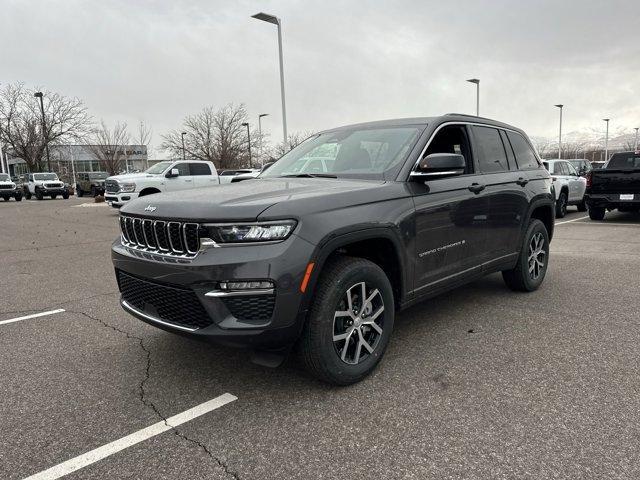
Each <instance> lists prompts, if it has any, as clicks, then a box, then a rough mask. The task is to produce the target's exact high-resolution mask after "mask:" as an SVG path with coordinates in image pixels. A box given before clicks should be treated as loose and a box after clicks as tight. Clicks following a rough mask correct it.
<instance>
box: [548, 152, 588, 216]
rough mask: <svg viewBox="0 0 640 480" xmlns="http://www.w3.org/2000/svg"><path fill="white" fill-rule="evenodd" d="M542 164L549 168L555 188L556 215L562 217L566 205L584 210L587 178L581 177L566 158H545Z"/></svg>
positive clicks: (564, 213)
mask: <svg viewBox="0 0 640 480" xmlns="http://www.w3.org/2000/svg"><path fill="white" fill-rule="evenodd" d="M543 164H544V166H545V168H546V169H547V170H549V173H550V174H551V179H552V181H553V186H554V187H555V190H556V217H557V218H562V217H564V216H565V215H566V214H567V206H568V205H576V206H577V207H578V211H579V212H586V211H587V204H586V203H585V201H584V192H585V190H586V188H587V179H586V178H584V177H581V176H580V175H579V174H578V171H577V170H576V169H575V167H574V166H573V165H571V163H570V162H568V161H566V160H546V161H544V162H543Z"/></svg>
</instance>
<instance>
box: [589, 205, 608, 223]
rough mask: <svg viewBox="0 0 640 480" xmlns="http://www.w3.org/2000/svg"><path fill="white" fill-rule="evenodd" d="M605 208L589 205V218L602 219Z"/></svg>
mask: <svg viewBox="0 0 640 480" xmlns="http://www.w3.org/2000/svg"><path fill="white" fill-rule="evenodd" d="M605 213H606V210H605V209H604V208H602V207H597V208H596V207H591V208H590V209H589V218H590V219H591V220H604V214H605Z"/></svg>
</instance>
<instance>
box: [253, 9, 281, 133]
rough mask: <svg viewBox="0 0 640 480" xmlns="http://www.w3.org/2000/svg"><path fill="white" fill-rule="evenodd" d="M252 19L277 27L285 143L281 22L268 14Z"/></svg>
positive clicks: (257, 15) (260, 14)
mask: <svg viewBox="0 0 640 480" xmlns="http://www.w3.org/2000/svg"><path fill="white" fill-rule="evenodd" d="M251 17H252V18H255V19H257V20H262V21H263V22H267V23H272V24H273V25H276V26H277V27H278V56H279V59H280V98H281V100H282V138H283V141H284V143H285V144H286V143H287V108H286V106H285V101H284V62H283V60H282V22H281V20H280V19H279V18H278V17H276V16H275V15H270V14H268V13H263V12H260V13H256V14H255V15H251Z"/></svg>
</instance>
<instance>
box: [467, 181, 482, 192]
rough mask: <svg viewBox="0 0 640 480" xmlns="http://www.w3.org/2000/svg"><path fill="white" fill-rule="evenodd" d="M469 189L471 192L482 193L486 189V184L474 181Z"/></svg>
mask: <svg viewBox="0 0 640 480" xmlns="http://www.w3.org/2000/svg"><path fill="white" fill-rule="evenodd" d="M467 188H468V189H469V191H470V192H473V193H480V192H481V191H482V190H484V189H485V188H486V187H485V186H484V185H481V184H479V183H472V184H471V185H469V186H468V187H467Z"/></svg>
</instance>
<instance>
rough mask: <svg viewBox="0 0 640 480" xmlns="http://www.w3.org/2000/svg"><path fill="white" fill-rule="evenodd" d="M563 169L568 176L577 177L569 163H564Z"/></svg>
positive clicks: (575, 171)
mask: <svg viewBox="0 0 640 480" xmlns="http://www.w3.org/2000/svg"><path fill="white" fill-rule="evenodd" d="M564 167H565V168H566V169H567V172H568V175H578V172H577V170H576V169H575V168H574V167H573V165H571V164H570V163H565V164H564Z"/></svg>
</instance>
